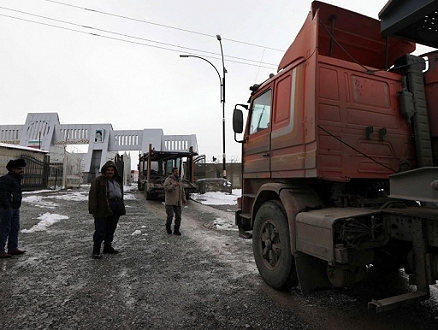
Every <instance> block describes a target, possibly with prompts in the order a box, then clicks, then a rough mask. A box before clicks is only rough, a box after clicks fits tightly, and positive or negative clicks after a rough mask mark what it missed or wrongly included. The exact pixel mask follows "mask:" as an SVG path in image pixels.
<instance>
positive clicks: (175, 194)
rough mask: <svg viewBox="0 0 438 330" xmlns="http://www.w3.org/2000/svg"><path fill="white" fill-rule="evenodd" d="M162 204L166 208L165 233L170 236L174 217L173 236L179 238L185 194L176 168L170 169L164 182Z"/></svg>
mask: <svg viewBox="0 0 438 330" xmlns="http://www.w3.org/2000/svg"><path fill="white" fill-rule="evenodd" d="M164 194H165V199H164V204H165V206H166V214H167V220H166V231H167V233H168V234H172V229H171V228H170V227H171V225H172V219H173V216H174V215H175V226H174V230H173V233H174V235H178V236H181V232H180V231H179V227H180V226H181V212H182V208H181V207H182V204H184V205H185V204H187V200H186V194H185V191H184V187H183V184H182V182H181V181H180V179H179V171H178V168H177V167H174V168H172V174H171V175H169V176H168V177H167V178H166V181H164Z"/></svg>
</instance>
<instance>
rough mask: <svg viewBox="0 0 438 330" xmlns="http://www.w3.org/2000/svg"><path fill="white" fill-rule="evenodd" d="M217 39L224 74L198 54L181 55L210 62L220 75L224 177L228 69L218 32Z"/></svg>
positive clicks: (224, 175)
mask: <svg viewBox="0 0 438 330" xmlns="http://www.w3.org/2000/svg"><path fill="white" fill-rule="evenodd" d="M216 38H217V40H219V44H220V46H221V58H222V76H221V74H220V73H219V70H218V69H217V68H216V67H215V66H214V64H213V63H211V62H210V61H209V60H207V59H205V58H203V57H201V56H198V55H185V54H184V55H180V57H195V58H199V59H201V60H203V61H205V62H207V63H208V64H210V65H211V66H212V67H213V69H214V70H215V71H216V73H217V75H218V76H219V83H220V86H221V103H222V177H223V178H224V179H226V178H227V169H226V154H225V73H227V70H226V69H225V63H224V52H223V49H222V38H221V36H220V35H219V34H218V35H217V36H216Z"/></svg>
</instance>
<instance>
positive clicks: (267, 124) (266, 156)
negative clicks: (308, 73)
mask: <svg viewBox="0 0 438 330" xmlns="http://www.w3.org/2000/svg"><path fill="white" fill-rule="evenodd" d="M271 104H272V91H271V89H268V90H266V91H265V92H263V93H262V94H260V95H259V96H258V97H256V98H255V99H254V100H253V102H252V105H251V111H250V116H249V118H248V119H249V122H248V130H247V134H248V135H247V140H246V143H244V144H243V161H244V163H245V166H243V175H244V177H245V178H269V177H270V167H271V165H270V162H271V161H270V140H271V109H272V106H271Z"/></svg>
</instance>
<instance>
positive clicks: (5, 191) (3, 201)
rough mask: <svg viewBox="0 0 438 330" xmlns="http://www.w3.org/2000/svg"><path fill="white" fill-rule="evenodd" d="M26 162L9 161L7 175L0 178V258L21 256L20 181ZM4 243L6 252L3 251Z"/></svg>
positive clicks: (18, 160)
mask: <svg viewBox="0 0 438 330" xmlns="http://www.w3.org/2000/svg"><path fill="white" fill-rule="evenodd" d="M25 166H26V162H25V160H24V159H21V158H19V159H15V160H12V159H11V160H10V161H9V162H8V164H7V165H6V168H7V170H8V174H6V175H3V176H2V177H0V258H10V257H11V256H12V255H20V254H23V253H24V252H26V251H24V250H19V249H18V231H19V230H20V206H21V198H22V193H21V179H22V178H23V174H24V167H25ZM6 242H7V243H8V244H7V246H8V251H7V252H6V251H5V247H6Z"/></svg>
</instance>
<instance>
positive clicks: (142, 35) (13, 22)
mask: <svg viewBox="0 0 438 330" xmlns="http://www.w3.org/2000/svg"><path fill="white" fill-rule="evenodd" d="M325 2H327V3H331V4H334V5H337V6H339V7H344V8H347V9H350V10H353V11H356V12H359V13H362V14H365V15H367V16H370V17H374V18H377V17H378V13H379V11H380V10H381V9H382V8H383V6H384V5H385V4H386V2H387V1H386V0H368V1H351V0H331V1H330V0H328V1H325ZM310 4H311V1H309V0H274V1H266V0H264V1H262V0H220V1H219V0H185V1H182V0H168V1H165V0H123V1H122V0H118V1H116V0H59V1H54V0H2V1H1V2H0V109H1V114H2V116H1V118H2V120H1V123H2V124H24V122H25V119H26V115H27V113H29V112H57V113H58V114H59V118H60V121H61V124H88V123H111V124H112V126H113V129H115V130H129V129H132V130H138V129H144V128H162V129H163V130H164V134H196V135H197V139H198V146H199V152H200V154H205V155H207V159H208V160H210V159H211V158H212V156H215V157H217V158H219V160H220V159H221V158H222V106H221V102H220V80H219V76H218V74H217V73H216V72H215V71H214V68H213V67H211V66H210V65H209V64H208V63H207V62H205V61H203V60H200V59H197V58H180V57H179V55H180V54H184V53H189V54H194V55H198V56H202V57H205V58H206V59H208V60H209V61H210V62H212V63H213V65H214V66H216V68H217V69H218V70H219V72H220V73H221V74H222V62H221V60H220V44H219V41H218V40H217V39H216V35H217V34H220V35H221V36H222V46H223V52H224V56H225V67H226V69H227V71H228V73H227V74H226V108H225V120H226V154H227V160H228V161H229V160H231V159H234V160H240V145H239V144H237V143H235V142H234V139H233V132H232V126H231V117H232V111H233V108H234V105H235V104H236V103H245V102H246V101H247V100H248V97H249V89H248V88H249V86H250V85H253V84H254V83H260V82H262V81H263V80H265V79H266V78H267V77H268V75H269V74H270V73H273V72H275V71H276V67H277V65H278V63H279V61H280V59H281V57H282V55H283V53H284V51H285V50H286V49H287V48H288V47H289V45H290V43H291V42H292V41H293V39H294V37H295V35H296V34H297V32H298V30H299V29H300V27H301V26H302V24H303V22H304V20H305V18H306V16H307V13H308V12H309V9H310ZM35 22H39V23H35ZM6 113H7V115H5V114H6Z"/></svg>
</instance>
